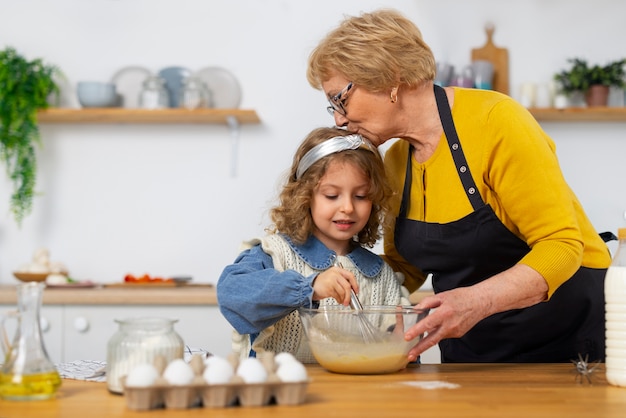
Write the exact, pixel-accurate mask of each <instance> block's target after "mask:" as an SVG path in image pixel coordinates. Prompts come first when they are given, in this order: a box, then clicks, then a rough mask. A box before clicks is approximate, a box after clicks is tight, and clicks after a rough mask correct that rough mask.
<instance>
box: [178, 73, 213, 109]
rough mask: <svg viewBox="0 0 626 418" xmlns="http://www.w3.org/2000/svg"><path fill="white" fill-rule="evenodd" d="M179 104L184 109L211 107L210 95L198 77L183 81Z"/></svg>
mask: <svg viewBox="0 0 626 418" xmlns="http://www.w3.org/2000/svg"><path fill="white" fill-rule="evenodd" d="M179 103H180V107H184V108H185V109H197V108H200V107H211V94H210V92H209V90H208V89H207V87H206V85H205V84H204V82H203V81H202V80H200V79H199V78H198V77H193V76H191V77H187V78H185V79H184V80H183V86H182V89H181V91H180V100H179Z"/></svg>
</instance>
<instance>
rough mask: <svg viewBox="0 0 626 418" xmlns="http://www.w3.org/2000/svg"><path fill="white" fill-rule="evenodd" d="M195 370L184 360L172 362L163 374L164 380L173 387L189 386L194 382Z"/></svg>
mask: <svg viewBox="0 0 626 418" xmlns="http://www.w3.org/2000/svg"><path fill="white" fill-rule="evenodd" d="M193 377H194V374H193V369H192V368H191V366H190V365H189V364H187V363H186V362H185V360H183V359H180V358H178V359H175V360H172V361H171V362H170V364H168V365H167V367H166V368H165V371H164V372H163V378H164V379H165V380H167V381H168V382H169V383H170V384H171V385H179V386H180V385H188V384H189V383H191V381H192V380H193Z"/></svg>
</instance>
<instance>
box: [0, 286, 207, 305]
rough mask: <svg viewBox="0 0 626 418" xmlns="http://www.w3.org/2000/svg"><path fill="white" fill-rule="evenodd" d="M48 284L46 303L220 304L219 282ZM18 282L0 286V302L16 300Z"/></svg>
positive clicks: (45, 296) (45, 295) (44, 297)
mask: <svg viewBox="0 0 626 418" xmlns="http://www.w3.org/2000/svg"><path fill="white" fill-rule="evenodd" d="M150 286H152V285H144V286H141V287H140V286H132V287H127V288H126V287H101V286H100V287H93V288H47V289H46V290H45V291H44V292H43V304H44V305H217V296H216V293H215V286H212V285H208V284H207V285H200V284H199V285H193V284H188V285H183V286H176V287H163V286H159V287H150ZM16 301H17V296H16V294H15V286H0V304H15V303H16Z"/></svg>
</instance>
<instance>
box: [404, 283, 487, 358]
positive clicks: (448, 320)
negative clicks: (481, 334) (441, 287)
mask: <svg viewBox="0 0 626 418" xmlns="http://www.w3.org/2000/svg"><path fill="white" fill-rule="evenodd" d="M416 308H422V309H430V310H431V311H430V314H429V315H428V316H426V318H424V319H422V320H421V321H419V322H418V323H417V324H415V325H413V326H412V327H411V328H409V329H408V330H407V332H406V333H405V334H404V339H405V340H407V341H409V340H412V339H413V338H415V337H417V336H418V335H420V334H426V335H425V336H424V338H423V339H422V340H421V341H420V342H418V343H417V345H416V346H415V347H413V348H412V349H411V350H410V351H409V361H415V360H416V359H417V358H418V357H419V356H420V355H421V354H422V353H423V352H424V351H426V350H428V349H429V348H430V347H432V346H434V345H435V344H437V343H439V341H441V340H443V339H445V338H458V337H461V336H463V335H464V334H465V333H466V332H467V331H469V330H470V329H471V328H472V327H473V326H474V325H476V324H477V323H478V322H479V321H480V320H482V319H483V318H485V317H486V316H487V314H486V312H485V309H484V306H481V304H477V303H476V299H473V296H472V289H471V288H469V287H465V288H458V289H453V290H449V291H447V292H441V293H438V294H436V295H434V296H428V297H426V298H424V299H423V300H422V301H421V302H420V303H419V304H418V305H416Z"/></svg>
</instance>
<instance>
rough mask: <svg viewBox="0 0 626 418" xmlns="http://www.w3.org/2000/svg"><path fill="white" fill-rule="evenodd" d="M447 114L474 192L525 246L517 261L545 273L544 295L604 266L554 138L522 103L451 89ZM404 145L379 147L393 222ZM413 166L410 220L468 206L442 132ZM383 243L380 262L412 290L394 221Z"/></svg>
mask: <svg viewBox="0 0 626 418" xmlns="http://www.w3.org/2000/svg"><path fill="white" fill-rule="evenodd" d="M452 117H453V119H454V123H455V126H456V130H457V134H458V136H459V139H460V141H461V146H462V148H463V152H464V153H465V157H466V159H467V161H468V165H469V168H470V170H471V173H472V177H473V178H474V181H475V182H476V185H477V187H478V190H479V192H480V195H481V196H482V198H483V200H484V201H485V202H486V203H487V204H489V205H490V206H491V207H492V208H493V210H494V212H495V214H496V216H497V217H498V218H499V219H500V220H501V221H502V223H503V224H504V225H505V226H506V227H507V228H508V229H509V230H510V231H511V232H513V233H514V234H515V235H517V236H518V237H520V238H521V239H522V240H523V241H525V242H526V243H527V244H528V246H529V247H530V248H531V251H530V252H529V253H528V254H527V255H526V256H524V257H523V258H522V259H521V260H520V261H519V262H520V263H522V264H526V265H528V266H530V267H532V268H533V269H535V270H536V271H538V272H539V273H540V274H541V275H542V276H543V277H544V278H545V280H546V282H547V283H548V287H549V290H548V296H551V295H552V294H553V293H554V291H555V290H556V289H557V288H558V287H559V286H560V285H561V284H563V283H564V282H565V281H566V280H568V279H569V278H570V277H571V276H572V275H573V274H574V273H575V272H576V271H577V270H578V268H579V267H580V266H584V267H590V268H606V267H608V266H609V264H610V262H611V255H610V252H609V250H608V247H607V246H606V244H605V243H604V242H603V241H602V239H601V238H600V236H599V235H598V233H597V231H596V230H595V229H594V227H593V225H592V224H591V222H590V221H589V219H588V218H587V215H586V214H585V212H584V210H583V208H582V206H581V204H580V202H579V201H578V199H577V198H576V196H575V195H574V193H573V191H572V190H571V189H570V187H569V186H568V184H567V183H566V181H565V179H564V178H563V174H562V173H561V169H560V167H559V163H558V161H557V156H556V152H555V144H554V142H553V141H552V139H551V138H550V137H548V135H547V134H546V133H545V132H544V131H543V130H542V129H541V127H540V126H539V124H538V123H537V122H536V121H535V119H534V118H533V117H532V115H531V114H530V113H529V112H528V111H527V110H526V109H525V108H523V107H522V106H521V105H519V104H518V103H517V102H515V101H514V100H512V99H511V98H509V97H508V96H505V95H503V94H500V93H497V92H493V91H487V90H478V89H464V88H455V89H454V104H453V107H452ZM408 150H409V144H408V142H407V141H403V140H398V141H396V143H394V144H393V145H392V146H391V147H390V148H389V149H388V150H387V152H386V153H385V167H386V169H387V174H388V176H389V179H390V181H391V183H392V186H393V188H394V190H396V191H397V192H398V193H397V196H396V199H395V200H394V205H393V210H392V214H391V216H392V217H393V220H394V222H393V224H395V218H396V216H397V215H398V212H399V208H400V200H401V197H402V190H403V187H404V179H405V173H406V163H407V156H408ZM412 165H413V167H412V169H413V184H412V185H411V202H410V205H409V210H408V215H407V216H408V217H409V218H410V219H414V220H420V221H425V222H435V223H448V222H452V221H455V220H458V219H460V218H462V217H464V216H466V215H468V214H469V213H471V212H472V206H471V204H470V202H469V200H468V198H467V196H466V194H465V192H464V190H463V187H462V184H461V181H460V179H459V176H458V174H457V172H456V170H455V166H454V162H453V160H452V155H451V154H450V150H449V148H448V142H447V140H446V138H445V135H444V134H442V136H441V139H440V141H439V145H438V146H437V149H436V150H435V153H434V154H433V155H432V156H431V157H430V158H429V159H428V161H426V162H425V163H423V164H420V163H417V162H416V161H415V160H414V159H413V160H412ZM476 245H480V243H476ZM384 250H385V259H386V261H387V262H388V263H389V264H390V265H391V266H392V267H393V268H394V270H396V271H401V272H403V273H404V274H405V276H406V281H405V284H404V285H405V286H406V287H407V288H408V289H409V290H410V291H413V290H415V289H417V288H418V287H419V286H421V284H422V283H423V281H424V276H423V274H422V273H421V272H419V270H417V269H416V268H415V267H413V266H411V265H410V264H409V263H408V262H407V261H406V260H404V258H402V257H401V256H400V255H399V254H398V252H397V250H396V248H395V244H394V233H393V225H392V229H391V230H390V231H386V232H385V242H384ZM450 256H451V257H459V256H461V257H462V254H459V255H455V254H450Z"/></svg>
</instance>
